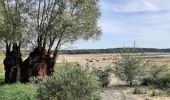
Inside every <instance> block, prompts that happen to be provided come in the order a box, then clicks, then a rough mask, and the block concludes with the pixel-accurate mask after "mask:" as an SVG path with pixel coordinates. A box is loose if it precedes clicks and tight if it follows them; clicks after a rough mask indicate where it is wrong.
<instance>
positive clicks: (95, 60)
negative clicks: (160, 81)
mask: <svg viewBox="0 0 170 100" xmlns="http://www.w3.org/2000/svg"><path fill="white" fill-rule="evenodd" d="M118 57H119V54H77V55H60V56H59V59H58V61H57V62H58V63H61V62H62V61H67V62H71V63H79V64H81V65H89V66H92V67H96V68H105V67H107V66H112V67H114V61H115V59H116V58H118ZM143 58H144V59H148V60H150V62H152V63H156V64H167V65H168V66H170V54H169V53H146V54H144V55H143ZM142 88H143V89H144V90H146V91H147V94H143V95H134V94H133V93H132V92H133V90H134V87H127V86H125V85H124V83H123V82H121V81H120V80H118V79H117V78H116V77H115V76H114V74H113V75H112V76H111V83H110V85H109V87H107V88H104V89H103V90H102V93H101V96H102V99H103V100H170V90H166V91H163V90H159V91H160V92H161V96H156V97H153V96H151V90H149V89H148V88H146V87H142Z"/></svg>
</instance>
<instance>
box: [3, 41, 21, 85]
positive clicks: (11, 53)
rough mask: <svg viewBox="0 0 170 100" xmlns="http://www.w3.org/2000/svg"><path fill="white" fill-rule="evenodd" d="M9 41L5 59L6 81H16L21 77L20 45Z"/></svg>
mask: <svg viewBox="0 0 170 100" xmlns="http://www.w3.org/2000/svg"><path fill="white" fill-rule="evenodd" d="M12 46H13V47H12V50H11V43H9V44H8V43H7V45H6V47H7V48H6V58H5V59H4V61H3V63H4V69H5V83H14V82H17V81H19V79H20V67H21V66H22V58H21V52H20V45H17V43H13V44H12Z"/></svg>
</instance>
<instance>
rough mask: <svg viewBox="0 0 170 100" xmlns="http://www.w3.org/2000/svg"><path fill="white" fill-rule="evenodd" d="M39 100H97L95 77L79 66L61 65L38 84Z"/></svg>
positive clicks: (98, 88) (98, 91)
mask: <svg viewBox="0 0 170 100" xmlns="http://www.w3.org/2000/svg"><path fill="white" fill-rule="evenodd" d="M38 98H39V99H40V100H99V99H100V87H99V83H98V81H97V77H96V75H95V74H94V73H93V72H91V71H89V69H87V68H83V67H81V66H79V65H72V64H69V63H64V64H62V65H61V66H60V67H59V69H58V71H57V72H56V73H54V75H53V76H51V77H49V78H47V80H46V81H44V82H42V83H40V84H39V87H38Z"/></svg>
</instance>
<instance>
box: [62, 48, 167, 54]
mask: <svg viewBox="0 0 170 100" xmlns="http://www.w3.org/2000/svg"><path fill="white" fill-rule="evenodd" d="M131 49H132V48H108V49H77V50H61V51H60V54H99V53H121V52H126V51H132V52H133V53H139V52H165V53H166V52H170V48H168V49H157V48H133V50H131Z"/></svg>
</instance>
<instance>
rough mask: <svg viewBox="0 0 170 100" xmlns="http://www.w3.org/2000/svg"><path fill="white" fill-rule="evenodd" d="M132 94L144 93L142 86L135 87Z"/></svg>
mask: <svg viewBox="0 0 170 100" xmlns="http://www.w3.org/2000/svg"><path fill="white" fill-rule="evenodd" d="M133 94H146V91H144V89H142V88H139V87H135V89H134V91H133Z"/></svg>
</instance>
